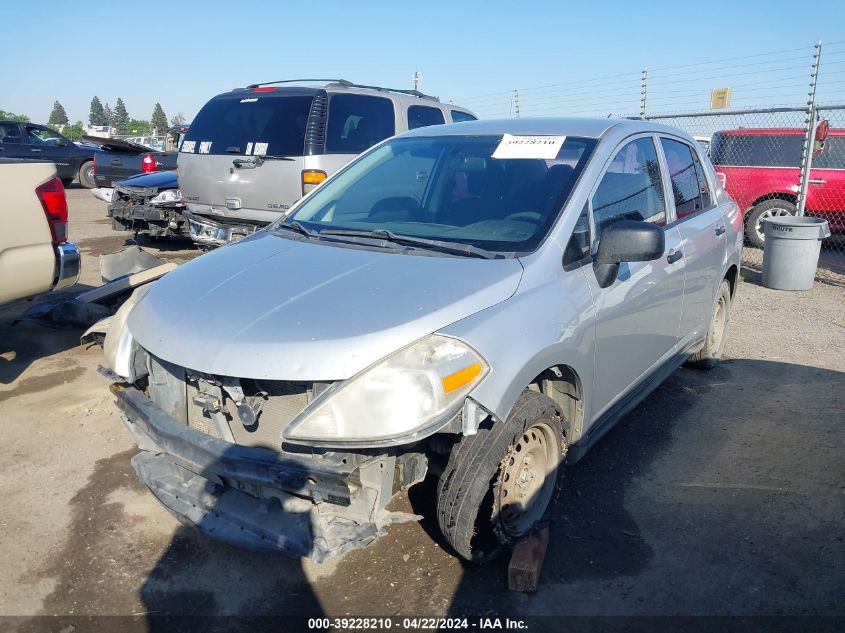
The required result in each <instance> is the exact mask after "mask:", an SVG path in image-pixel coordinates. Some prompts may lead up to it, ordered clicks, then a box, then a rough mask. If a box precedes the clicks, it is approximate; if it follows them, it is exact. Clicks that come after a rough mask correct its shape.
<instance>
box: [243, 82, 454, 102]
mask: <svg viewBox="0 0 845 633" xmlns="http://www.w3.org/2000/svg"><path fill="white" fill-rule="evenodd" d="M314 82H317V83H326V84H330V83H332V84H338V85H341V86H343V87H344V88H367V89H369V90H384V91H385V92H398V93H400V94H406V95H411V96H413V97H419V98H420V99H431V100H433V101H440V99H439V98H438V97H435V96H432V95H427V94H424V93H422V92H420V91H419V90H404V89H402V88H385V87H383V86H368V85H366V84H356V83H352V82H351V81H347V80H346V79H279V80H278V81H264V82H261V83H256V84H249V85H248V86H247V87H246V88H247V90H253V89H255V88H259V87H261V86H271V85H274V84H295V83H314Z"/></svg>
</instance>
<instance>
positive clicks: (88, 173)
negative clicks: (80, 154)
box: [79, 160, 97, 189]
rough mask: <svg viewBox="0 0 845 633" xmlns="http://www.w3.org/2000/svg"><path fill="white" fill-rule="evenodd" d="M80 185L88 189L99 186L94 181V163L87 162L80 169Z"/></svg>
mask: <svg viewBox="0 0 845 633" xmlns="http://www.w3.org/2000/svg"><path fill="white" fill-rule="evenodd" d="M79 184H80V185H82V186H83V187H85V188H86V189H93V188H94V187H96V186H97V181H96V180H94V161H93V160H86V161H85V162H84V163H82V167H80V168H79Z"/></svg>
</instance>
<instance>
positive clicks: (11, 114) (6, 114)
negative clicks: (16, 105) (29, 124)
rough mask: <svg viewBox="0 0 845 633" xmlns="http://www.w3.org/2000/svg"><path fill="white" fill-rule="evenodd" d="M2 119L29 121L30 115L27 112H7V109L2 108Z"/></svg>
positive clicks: (0, 115) (0, 117)
mask: <svg viewBox="0 0 845 633" xmlns="http://www.w3.org/2000/svg"><path fill="white" fill-rule="evenodd" d="M0 119H2V120H3V121H23V122H26V121H29V117H28V116H26V115H25V114H15V113H14V112H6V111H5V110H0Z"/></svg>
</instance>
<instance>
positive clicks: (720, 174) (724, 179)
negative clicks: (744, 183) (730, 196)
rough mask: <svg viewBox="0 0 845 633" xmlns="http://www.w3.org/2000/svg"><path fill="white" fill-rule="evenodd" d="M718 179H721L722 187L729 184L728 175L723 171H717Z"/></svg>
mask: <svg viewBox="0 0 845 633" xmlns="http://www.w3.org/2000/svg"><path fill="white" fill-rule="evenodd" d="M716 180H718V181H719V184H720V185H722V189H724V188H725V185H727V184H728V175H727V174H725V173H723V172H721V171H717V172H716Z"/></svg>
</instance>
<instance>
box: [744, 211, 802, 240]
mask: <svg viewBox="0 0 845 633" xmlns="http://www.w3.org/2000/svg"><path fill="white" fill-rule="evenodd" d="M797 213H798V209H797V208H796V207H795V205H794V204H792V203H791V202H790V201H789V200H766V201H764V202H761V203H760V204H758V205H756V206H755V207H754V208H753V209H751V212H750V213H749V214H748V217H746V218H745V237H746V238H747V239H748V243H749V244H751V245H752V246H756V247H757V248H763V244H764V243H765V242H766V237H765V235H763V220H767V219H769V218H780V217H783V216H787V215H796V214H797Z"/></svg>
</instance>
